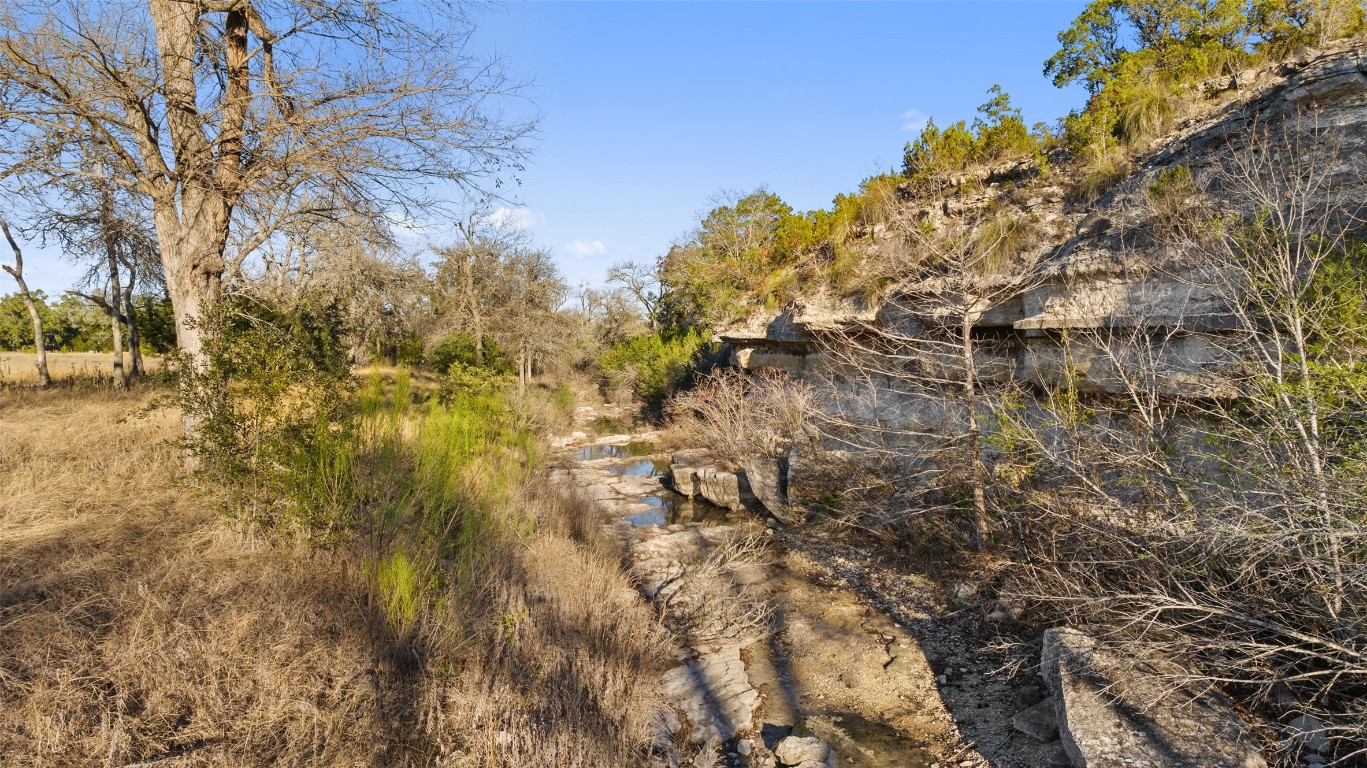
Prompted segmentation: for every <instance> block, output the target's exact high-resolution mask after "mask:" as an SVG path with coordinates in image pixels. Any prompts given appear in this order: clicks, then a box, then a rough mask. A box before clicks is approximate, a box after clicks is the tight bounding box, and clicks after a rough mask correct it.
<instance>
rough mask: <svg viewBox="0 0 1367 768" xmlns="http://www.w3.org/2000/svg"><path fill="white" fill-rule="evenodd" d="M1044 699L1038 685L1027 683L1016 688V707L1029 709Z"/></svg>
mask: <svg viewBox="0 0 1367 768" xmlns="http://www.w3.org/2000/svg"><path fill="white" fill-rule="evenodd" d="M1043 699H1044V691H1043V690H1041V689H1040V687H1039V686H1038V685H1027V686H1024V687H1022V688H1018V689H1016V709H1029V708H1030V707H1033V706H1035V705H1036V704H1038V703H1040V701H1041V700H1043Z"/></svg>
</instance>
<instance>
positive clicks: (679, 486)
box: [669, 448, 711, 499]
mask: <svg viewBox="0 0 1367 768" xmlns="http://www.w3.org/2000/svg"><path fill="white" fill-rule="evenodd" d="M710 464H711V458H710V457H709V456H708V454H707V451H705V450H702V449H700V448H691V449H689V450H686V451H679V452H677V453H675V454H674V455H672V456H670V457H669V485H670V487H672V488H673V489H674V491H675V492H677V493H681V494H683V495H684V496H687V497H688V498H690V499H691V498H693V497H694V496H697V495H698V491H699V487H698V480H699V477H698V472H699V470H701V469H702V468H704V467H706V466H709V465H710Z"/></svg>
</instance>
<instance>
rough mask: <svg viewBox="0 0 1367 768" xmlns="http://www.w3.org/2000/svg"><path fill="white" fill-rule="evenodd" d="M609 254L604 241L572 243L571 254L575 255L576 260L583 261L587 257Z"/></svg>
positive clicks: (578, 241) (576, 241)
mask: <svg viewBox="0 0 1367 768" xmlns="http://www.w3.org/2000/svg"><path fill="white" fill-rule="evenodd" d="M607 252H608V247H607V246H606V245H603V241H602V240H575V241H574V242H572V243H570V253H572V254H574V257H575V258H576V259H582V258H584V257H585V256H602V255H603V254H605V253H607Z"/></svg>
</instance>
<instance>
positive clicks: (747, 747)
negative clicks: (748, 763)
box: [736, 739, 755, 755]
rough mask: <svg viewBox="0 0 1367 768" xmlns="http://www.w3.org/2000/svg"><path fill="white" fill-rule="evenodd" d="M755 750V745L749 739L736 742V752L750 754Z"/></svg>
mask: <svg viewBox="0 0 1367 768" xmlns="http://www.w3.org/2000/svg"><path fill="white" fill-rule="evenodd" d="M754 750H755V745H754V744H753V743H751V741H750V740H749V739H741V740H740V741H738V742H736V753H737V754H741V755H748V754H750V753H751V752H753V751H754Z"/></svg>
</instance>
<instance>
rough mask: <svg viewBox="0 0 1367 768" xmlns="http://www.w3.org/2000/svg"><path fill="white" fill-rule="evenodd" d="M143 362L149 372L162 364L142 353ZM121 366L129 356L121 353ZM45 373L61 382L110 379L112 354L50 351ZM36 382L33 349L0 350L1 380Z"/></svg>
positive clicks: (36, 372)
mask: <svg viewBox="0 0 1367 768" xmlns="http://www.w3.org/2000/svg"><path fill="white" fill-rule="evenodd" d="M143 362H144V363H145V364H146V365H147V369H148V370H149V371H155V370H157V368H158V367H159V366H160V365H161V359H160V358H157V357H155V356H152V355H145V356H144V357H143ZM123 364H124V366H125V367H126V366H127V365H128V357H127V355H125V356H124V362H123ZM47 370H48V375H49V376H51V377H52V378H53V380H54V381H56V382H58V383H61V382H78V381H79V382H99V381H110V380H112V378H113V375H114V373H113V372H114V356H113V354H112V353H109V352H49V353H47ZM37 381H38V367H37V365H36V364H35V363H34V356H33V353H32V352H0V383H8V384H33V383H36V382H37Z"/></svg>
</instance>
